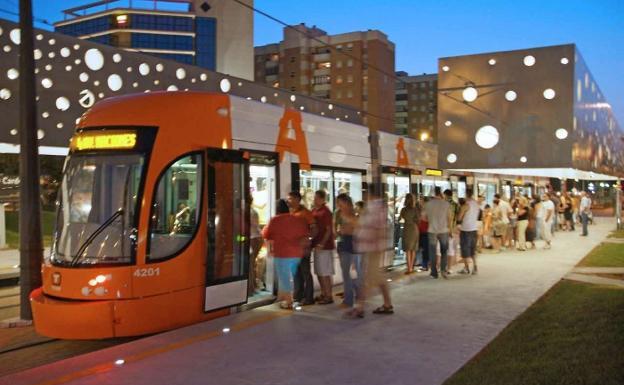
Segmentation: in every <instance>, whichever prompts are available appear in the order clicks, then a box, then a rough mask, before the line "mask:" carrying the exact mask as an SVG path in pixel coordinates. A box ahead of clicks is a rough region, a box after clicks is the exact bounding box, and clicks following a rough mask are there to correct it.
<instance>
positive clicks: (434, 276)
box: [429, 274, 438, 279]
mask: <svg viewBox="0 0 624 385" xmlns="http://www.w3.org/2000/svg"><path fill="white" fill-rule="evenodd" d="M429 276H430V277H431V278H433V279H438V275H437V274H429Z"/></svg>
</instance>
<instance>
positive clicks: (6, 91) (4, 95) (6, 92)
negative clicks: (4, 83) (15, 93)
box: [0, 88, 11, 100]
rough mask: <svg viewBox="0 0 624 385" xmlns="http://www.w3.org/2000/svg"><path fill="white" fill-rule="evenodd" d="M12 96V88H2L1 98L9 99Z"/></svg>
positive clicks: (0, 91)
mask: <svg viewBox="0 0 624 385" xmlns="http://www.w3.org/2000/svg"><path fill="white" fill-rule="evenodd" d="M10 97H11V90H9V89H8V88H3V89H1V90H0V99H2V100H8V99H9V98H10Z"/></svg>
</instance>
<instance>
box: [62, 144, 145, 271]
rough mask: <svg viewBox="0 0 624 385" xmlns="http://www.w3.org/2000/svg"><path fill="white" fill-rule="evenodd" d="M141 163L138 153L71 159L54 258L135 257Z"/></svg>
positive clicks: (111, 260) (109, 260)
mask: <svg viewBox="0 0 624 385" xmlns="http://www.w3.org/2000/svg"><path fill="white" fill-rule="evenodd" d="M143 164H144V158H143V156H142V155H140V154H123V155H109V154H106V155H104V154H78V155H71V156H70V157H69V158H68V160H67V163H66V165H65V173H64V175H63V180H62V183H61V189H60V192H59V208H58V213H57V228H56V234H55V240H54V246H53V250H52V256H51V260H52V262H53V263H55V264H60V265H71V266H75V265H94V264H118V263H129V262H131V260H132V250H133V247H134V245H135V241H136V218H135V214H136V211H137V210H136V209H137V196H138V194H139V186H140V184H141V174H142V172H143Z"/></svg>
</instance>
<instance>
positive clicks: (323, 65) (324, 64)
mask: <svg viewBox="0 0 624 385" xmlns="http://www.w3.org/2000/svg"><path fill="white" fill-rule="evenodd" d="M316 68H318V69H320V70H322V69H326V68H331V62H328V61H325V62H320V63H318V64H317V67H316Z"/></svg>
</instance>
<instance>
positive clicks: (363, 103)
mask: <svg viewBox="0 0 624 385" xmlns="http://www.w3.org/2000/svg"><path fill="white" fill-rule="evenodd" d="M317 39H318V40H317ZM393 74H394V43H392V42H391V41H390V40H388V37H387V36H386V35H385V34H384V33H382V32H381V31H377V30H369V31H363V32H351V33H343V34H338V35H328V34H327V33H326V32H325V31H323V30H321V29H319V28H316V27H315V26H313V27H307V26H305V25H304V24H299V25H296V26H293V27H287V28H284V39H283V40H282V41H281V42H279V43H276V44H268V45H264V46H260V47H256V48H255V71H254V76H255V80H256V81H257V82H262V83H265V84H268V85H270V86H272V87H279V88H284V89H287V90H289V91H292V92H298V93H301V94H304V95H310V96H314V97H317V98H321V99H327V100H329V101H332V102H336V103H340V104H344V105H348V106H351V107H354V108H356V109H358V110H361V111H363V112H364V113H365V116H364V121H365V124H367V125H368V126H369V127H371V128H373V129H378V130H382V131H387V132H394V131H395V127H394V79H393Z"/></svg>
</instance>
